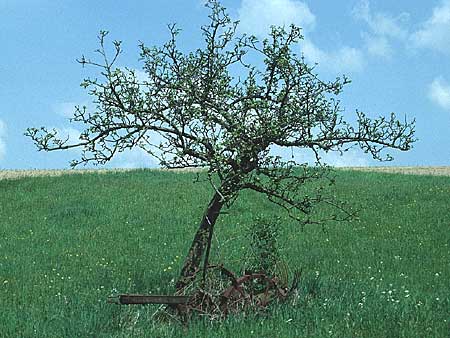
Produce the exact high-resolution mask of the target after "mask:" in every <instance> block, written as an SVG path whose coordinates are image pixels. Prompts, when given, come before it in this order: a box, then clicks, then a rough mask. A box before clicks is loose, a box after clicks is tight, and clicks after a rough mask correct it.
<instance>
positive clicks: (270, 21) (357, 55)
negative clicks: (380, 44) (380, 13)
mask: <svg viewBox="0 0 450 338" xmlns="http://www.w3.org/2000/svg"><path fill="white" fill-rule="evenodd" d="M238 13H239V21H240V26H239V27H240V28H239V29H240V30H241V31H242V32H245V33H251V34H254V35H256V36H259V37H265V36H267V34H268V32H269V27H270V26H271V25H275V26H282V25H285V26H287V25H289V24H291V23H294V24H295V25H297V26H300V27H302V28H303V29H304V30H305V31H312V30H313V29H314V28H315V25H316V17H315V15H314V14H313V13H312V12H311V10H310V9H309V7H308V5H307V4H306V3H305V2H302V1H295V0H242V3H241V7H240V8H239V10H238ZM300 48H301V52H302V53H303V55H304V56H305V58H306V60H307V61H308V62H311V63H318V64H319V68H320V69H322V70H326V71H329V72H332V73H342V72H344V73H348V72H360V71H361V70H363V68H364V65H365V61H364V55H363V53H362V52H361V50H359V49H357V48H353V47H348V46H341V47H339V48H338V49H337V50H332V51H325V50H323V49H321V48H320V47H318V46H317V45H315V44H314V42H313V41H311V40H310V39H305V40H304V41H302V42H301V43H300Z"/></svg>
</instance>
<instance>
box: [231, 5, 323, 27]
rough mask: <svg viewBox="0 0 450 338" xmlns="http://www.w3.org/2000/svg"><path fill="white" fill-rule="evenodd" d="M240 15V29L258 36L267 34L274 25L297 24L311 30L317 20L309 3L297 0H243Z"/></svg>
mask: <svg viewBox="0 0 450 338" xmlns="http://www.w3.org/2000/svg"><path fill="white" fill-rule="evenodd" d="M238 15H239V21H240V25H239V30H240V31H242V32H243V33H248V34H254V35H256V36H266V35H267V34H268V33H269V32H270V26H272V25H274V26H283V25H284V26H289V25H290V24H295V25H297V26H300V27H302V28H303V29H304V30H311V29H313V28H314V25H315V22H316V17H315V16H314V14H312V13H311V11H310V9H309V7H308V5H307V4H306V3H304V2H302V1H295V0H242V3H241V7H240V8H239V10H238Z"/></svg>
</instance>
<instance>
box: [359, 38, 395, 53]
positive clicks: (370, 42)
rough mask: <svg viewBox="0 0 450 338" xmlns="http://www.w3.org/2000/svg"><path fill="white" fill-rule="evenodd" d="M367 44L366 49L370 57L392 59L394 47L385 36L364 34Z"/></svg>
mask: <svg viewBox="0 0 450 338" xmlns="http://www.w3.org/2000/svg"><path fill="white" fill-rule="evenodd" d="M363 39H364V40H365V43H366V49H367V51H368V52H369V54H370V55H373V56H379V57H385V58H390V57H391V56H392V53H393V51H392V46H391V44H390V43H389V40H388V39H387V38H386V37H384V36H376V35H371V34H363Z"/></svg>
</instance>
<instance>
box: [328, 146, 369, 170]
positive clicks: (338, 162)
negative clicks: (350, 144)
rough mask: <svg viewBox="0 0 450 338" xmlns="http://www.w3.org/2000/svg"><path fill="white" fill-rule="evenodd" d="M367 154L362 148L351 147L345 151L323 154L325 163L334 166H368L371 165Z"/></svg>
mask: <svg viewBox="0 0 450 338" xmlns="http://www.w3.org/2000/svg"><path fill="white" fill-rule="evenodd" d="M369 158H370V157H368V156H367V154H364V153H363V152H362V151H361V150H356V149H350V150H349V151H346V152H344V153H342V155H341V154H339V153H338V152H329V153H327V154H323V155H322V160H323V162H324V163H326V164H329V165H331V166H333V167H367V166H369V165H370V162H369Z"/></svg>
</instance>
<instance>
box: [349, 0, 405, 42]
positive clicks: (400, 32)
mask: <svg viewBox="0 0 450 338" xmlns="http://www.w3.org/2000/svg"><path fill="white" fill-rule="evenodd" d="M352 14H353V17H354V18H356V19H359V20H362V21H364V22H366V23H367V25H368V26H369V28H370V30H371V31H372V32H373V33H374V34H375V35H379V36H387V37H390V38H397V39H404V38H406V37H407V36H408V31H407V30H406V29H405V28H404V27H403V25H404V24H405V22H406V21H407V20H408V19H409V14H408V13H406V12H403V13H401V14H400V15H398V16H397V17H392V16H391V15H389V14H387V13H372V11H371V8H370V3H369V1H368V0H362V1H360V2H359V3H358V4H357V5H356V6H355V7H354V8H353V11H352Z"/></svg>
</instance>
